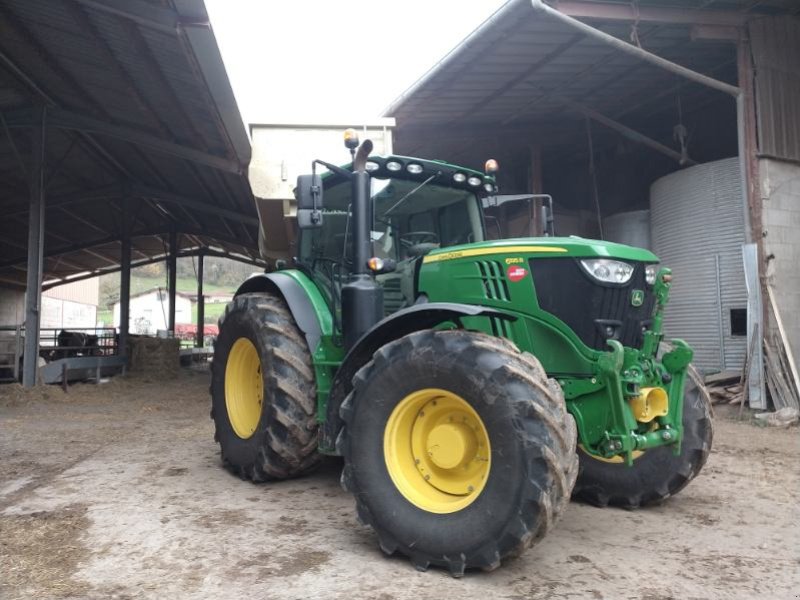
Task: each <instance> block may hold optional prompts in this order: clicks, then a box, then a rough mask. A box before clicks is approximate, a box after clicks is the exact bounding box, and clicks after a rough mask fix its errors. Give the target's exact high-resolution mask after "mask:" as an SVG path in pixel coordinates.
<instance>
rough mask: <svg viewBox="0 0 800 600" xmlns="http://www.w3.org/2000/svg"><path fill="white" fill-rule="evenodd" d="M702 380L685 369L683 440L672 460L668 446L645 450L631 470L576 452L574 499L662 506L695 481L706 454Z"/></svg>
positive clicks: (708, 430) (707, 417) (707, 412)
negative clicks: (661, 504) (576, 478)
mask: <svg viewBox="0 0 800 600" xmlns="http://www.w3.org/2000/svg"><path fill="white" fill-rule="evenodd" d="M702 381H703V380H702V377H701V376H700V374H699V373H698V372H697V370H696V369H695V368H694V367H693V366H691V365H689V368H688V372H687V374H686V385H685V388H684V392H683V439H682V440H681V451H680V454H678V455H677V456H676V455H675V454H674V453H673V451H672V446H661V447H659V448H652V449H650V450H646V451H645V452H643V453H641V454H640V455H639V456H637V457H636V458H635V459H634V461H633V466H630V467H629V466H628V465H626V464H625V462H624V461H623V460H622V459H621V458H620V459H619V460H618V461H612V460H603V459H598V458H595V457H593V456H591V455H589V454H588V453H586V452H584V451H583V450H581V451H580V453H579V454H580V472H579V474H578V482H577V484H576V485H575V492H574V495H575V497H576V498H579V499H581V500H584V501H586V502H589V503H590V504H594V505H595V506H609V505H611V506H619V507H622V508H638V507H640V506H648V505H651V504H658V503H660V502H663V501H664V500H666V499H667V498H669V497H670V496H674V495H675V494H677V493H678V492H680V491H681V490H682V489H683V488H685V487H686V486H687V485H688V484H689V482H690V481H691V480H692V479H694V478H695V477H697V475H698V474H699V473H700V470H701V469H702V468H703V465H704V464H705V463H706V459H707V458H708V454H709V452H710V451H711V442H712V439H713V426H712V422H711V403H710V402H709V397H708V393H706V392H705V390H704V389H703V383H702Z"/></svg>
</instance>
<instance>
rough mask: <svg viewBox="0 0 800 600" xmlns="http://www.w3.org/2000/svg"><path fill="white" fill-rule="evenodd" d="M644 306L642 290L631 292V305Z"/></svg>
mask: <svg viewBox="0 0 800 600" xmlns="http://www.w3.org/2000/svg"><path fill="white" fill-rule="evenodd" d="M642 304H644V292H643V291H642V290H633V291H632V292H631V305H632V306H641V305H642Z"/></svg>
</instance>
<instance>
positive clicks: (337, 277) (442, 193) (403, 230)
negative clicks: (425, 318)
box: [298, 177, 484, 314]
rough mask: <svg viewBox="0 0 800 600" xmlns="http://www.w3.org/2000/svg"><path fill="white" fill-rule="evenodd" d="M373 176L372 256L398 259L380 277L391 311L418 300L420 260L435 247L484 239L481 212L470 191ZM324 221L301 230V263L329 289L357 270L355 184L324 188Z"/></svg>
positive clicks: (335, 184) (388, 309) (337, 181)
mask: <svg viewBox="0 0 800 600" xmlns="http://www.w3.org/2000/svg"><path fill="white" fill-rule="evenodd" d="M423 183H424V182H423V181H409V180H405V179H394V178H386V179H379V178H376V177H373V179H372V180H371V197H372V206H373V225H372V228H371V229H372V231H371V239H372V252H373V254H372V255H373V256H377V257H380V258H384V259H386V258H390V259H392V260H395V261H396V262H397V269H396V270H395V272H394V273H389V274H386V275H379V276H378V280H379V281H380V282H381V284H382V285H383V286H384V298H385V305H386V309H387V314H388V313H391V312H394V310H397V309H399V308H402V307H403V306H407V305H410V304H413V302H414V300H415V299H414V297H413V296H414V289H413V288H414V285H413V274H414V267H415V264H416V261H417V259H421V257H422V256H424V255H425V254H427V253H428V252H430V251H431V250H434V249H436V248H444V247H448V246H455V245H457V244H467V243H470V242H481V241H483V239H484V234H483V222H482V220H481V210H480V205H479V202H478V199H477V197H476V196H475V194H474V193H473V192H471V191H469V190H464V189H456V188H451V187H447V186H442V185H437V184H436V183H435V182H433V181H430V182H428V183H427V184H423ZM323 198H324V210H323V224H322V227H320V228H317V229H306V230H303V231H301V232H300V244H299V253H298V254H299V256H298V258H299V262H300V264H301V265H303V266H305V267H306V268H307V269H311V270H312V271H313V272H314V274H315V275H319V276H321V278H322V279H323V281H324V282H325V283H326V284H327V285H326V287H328V288H329V292H330V293H331V294H333V295H335V294H337V292H336V289H337V288H338V285H339V284H340V283H341V282H342V278H343V276H344V275H346V274H347V273H349V272H350V271H351V269H352V256H351V254H352V239H351V236H352V233H353V231H352V222H351V220H350V218H349V216H350V210H351V209H350V203H351V185H350V182H349V181H343V180H341V179H338V178H337V180H335V182H334V183H332V184H326V186H325V190H324V195H323Z"/></svg>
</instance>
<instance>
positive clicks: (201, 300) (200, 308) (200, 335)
mask: <svg viewBox="0 0 800 600" xmlns="http://www.w3.org/2000/svg"><path fill="white" fill-rule="evenodd" d="M204 258H205V255H204V253H203V251H202V250H200V253H199V254H198V255H197V340H196V342H195V345H196V346H197V347H198V348H202V347H203V343H204V337H205V335H204V334H205V320H206V299H205V297H204V296H203V263H204V262H205V261H204V260H203V259H204Z"/></svg>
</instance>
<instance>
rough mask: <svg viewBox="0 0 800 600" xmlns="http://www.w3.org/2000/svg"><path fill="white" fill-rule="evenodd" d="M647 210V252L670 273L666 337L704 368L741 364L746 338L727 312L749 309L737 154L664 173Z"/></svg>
mask: <svg viewBox="0 0 800 600" xmlns="http://www.w3.org/2000/svg"><path fill="white" fill-rule="evenodd" d="M650 211H651V232H652V239H653V251H654V252H655V253H656V254H657V255H658V256H659V258H660V259H661V263H662V264H663V265H664V266H667V267H670V268H671V269H672V270H673V274H674V277H675V283H674V284H673V286H672V293H671V295H670V301H669V305H668V306H667V311H666V317H665V319H664V327H665V331H666V334H667V337H668V338H669V337H673V338H681V339H684V340H686V341H687V342H688V343H689V344H690V345H691V346H692V347H693V348H694V350H695V364H696V365H697V366H698V367H699V368H701V369H703V370H707V371H708V370H718V369H740V368H741V367H742V364H743V363H744V357H745V354H746V352H747V337H746V335H732V315H731V311H732V310H733V311H741V310H742V309H745V310H746V308H747V290H746V288H745V280H744V268H743V265H742V244H744V243H745V220H744V205H743V201H742V192H741V181H740V177H739V161H738V159H737V158H730V159H725V160H720V161H716V162H712V163H706V164H702V165H697V166H694V167H691V168H688V169H685V170H683V171H678V172H676V173H672V174H670V175H667V176H666V177H662V178H661V179H659V180H657V181H656V182H655V183H653V185H652V186H651V188H650ZM734 315H735V317H740V316H741V313H738V314H737V313H734ZM734 320H737V319H734ZM737 322H738V320H737Z"/></svg>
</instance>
